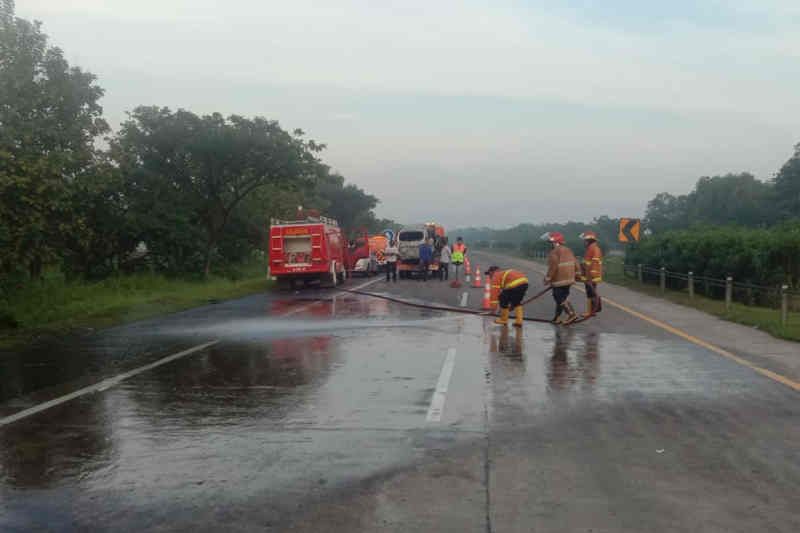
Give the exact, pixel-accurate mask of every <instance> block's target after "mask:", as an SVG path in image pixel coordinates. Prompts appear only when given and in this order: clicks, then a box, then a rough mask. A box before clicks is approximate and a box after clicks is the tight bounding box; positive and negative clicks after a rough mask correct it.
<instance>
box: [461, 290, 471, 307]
mask: <svg viewBox="0 0 800 533" xmlns="http://www.w3.org/2000/svg"><path fill="white" fill-rule="evenodd" d="M467 302H469V293H468V292H464V293H463V294H462V295H461V307H466V306H467Z"/></svg>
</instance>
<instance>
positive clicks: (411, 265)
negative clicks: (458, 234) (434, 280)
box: [397, 222, 445, 278]
mask: <svg viewBox="0 0 800 533" xmlns="http://www.w3.org/2000/svg"><path fill="white" fill-rule="evenodd" d="M444 237H445V231H444V227H443V226H441V225H439V224H436V223H435V222H429V223H427V224H419V225H414V226H407V227H405V228H403V229H402V230H400V231H399V232H398V233H397V243H398V251H399V252H400V257H399V260H398V262H397V270H398V272H399V276H400V277H401V278H410V277H412V276H414V274H415V273H418V272H419V245H420V244H422V243H423V242H425V240H426V239H430V240H431V241H432V242H433V261H432V262H431V264H430V267H429V269H428V270H429V271H431V272H437V271H438V270H439V258H440V255H441V250H442V246H443V239H444Z"/></svg>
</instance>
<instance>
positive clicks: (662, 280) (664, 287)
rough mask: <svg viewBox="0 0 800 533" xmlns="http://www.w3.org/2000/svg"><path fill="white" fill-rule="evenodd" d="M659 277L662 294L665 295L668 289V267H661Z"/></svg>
mask: <svg viewBox="0 0 800 533" xmlns="http://www.w3.org/2000/svg"><path fill="white" fill-rule="evenodd" d="M658 277H659V281H660V285H661V295H662V296H663V295H664V293H665V292H666V291H667V269H666V268H665V267H661V270H660V271H659V273H658Z"/></svg>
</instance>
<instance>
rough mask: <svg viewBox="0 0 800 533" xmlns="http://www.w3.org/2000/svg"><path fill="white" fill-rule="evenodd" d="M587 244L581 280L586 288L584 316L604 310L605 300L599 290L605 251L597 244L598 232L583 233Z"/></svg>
mask: <svg viewBox="0 0 800 533" xmlns="http://www.w3.org/2000/svg"><path fill="white" fill-rule="evenodd" d="M580 237H581V239H583V243H584V245H585V246H586V250H585V251H584V252H583V263H581V281H582V282H583V285H584V287H585V288H586V312H585V313H584V314H583V318H590V317H593V316H594V315H596V314H597V313H599V312H600V311H602V310H603V302H602V300H601V299H600V294H598V292H597V285H598V284H599V283H601V282H602V281H603V251H602V250H601V249H600V246H599V245H598V244H597V234H596V233H595V232H593V231H586V232H584V233H581V235H580Z"/></svg>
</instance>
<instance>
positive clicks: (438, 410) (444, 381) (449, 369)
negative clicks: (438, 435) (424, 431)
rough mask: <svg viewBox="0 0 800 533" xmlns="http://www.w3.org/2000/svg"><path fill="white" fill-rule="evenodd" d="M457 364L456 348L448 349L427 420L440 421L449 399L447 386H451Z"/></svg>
mask: <svg viewBox="0 0 800 533" xmlns="http://www.w3.org/2000/svg"><path fill="white" fill-rule="evenodd" d="M455 365H456V349H455V348H450V349H448V350H447V356H446V357H445V359H444V364H442V372H441V373H440V374H439V381H438V382H436V390H435V391H434V393H433V398H431V406H430V407H429V408H428V416H426V417H425V420H426V421H427V422H440V421H441V420H442V413H443V412H444V402H445V400H446V399H447V388H448V387H449V386H450V378H451V377H452V375H453V368H454V367H455Z"/></svg>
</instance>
